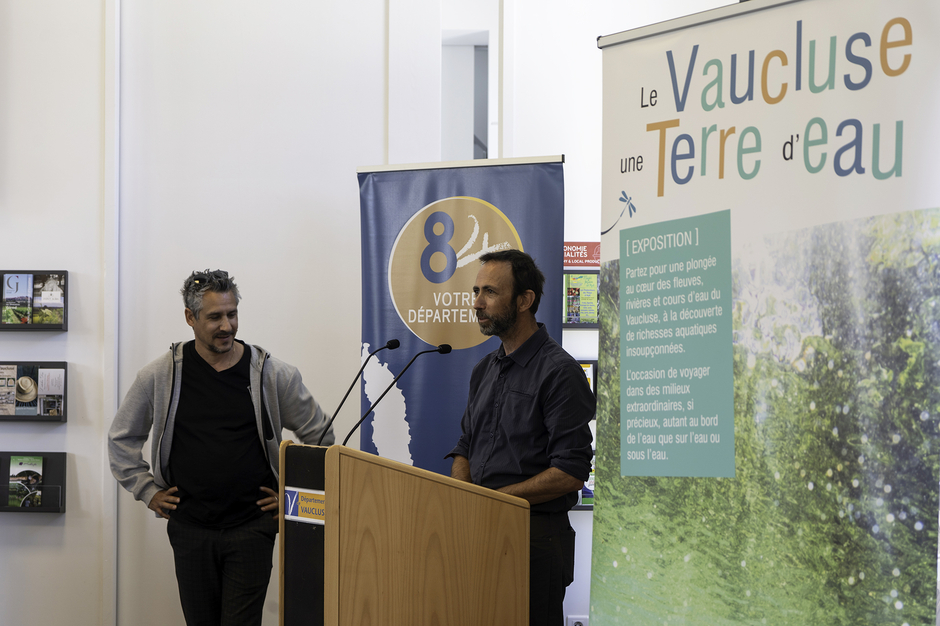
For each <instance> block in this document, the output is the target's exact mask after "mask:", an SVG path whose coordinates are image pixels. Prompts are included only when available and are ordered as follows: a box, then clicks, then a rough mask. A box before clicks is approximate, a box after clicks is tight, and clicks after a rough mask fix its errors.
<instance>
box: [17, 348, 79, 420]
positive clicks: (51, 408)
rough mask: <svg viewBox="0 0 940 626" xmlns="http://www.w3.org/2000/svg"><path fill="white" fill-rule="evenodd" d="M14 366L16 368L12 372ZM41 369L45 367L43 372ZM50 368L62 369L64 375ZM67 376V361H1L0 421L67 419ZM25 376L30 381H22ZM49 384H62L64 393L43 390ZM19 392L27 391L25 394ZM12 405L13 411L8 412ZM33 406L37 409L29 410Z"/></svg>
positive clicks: (57, 385)
mask: <svg viewBox="0 0 940 626" xmlns="http://www.w3.org/2000/svg"><path fill="white" fill-rule="evenodd" d="M11 367H15V368H16V369H15V370H14V371H15V374H13V375H12V376H11V375H10V371H9V370H10V368H11ZM41 370H45V371H44V372H42V373H41ZM51 370H62V373H61V378H60V377H59V375H58V374H57V373H56V372H54V371H51ZM68 376H69V368H68V363H67V362H65V361H0V422H56V423H64V422H66V421H67V420H68V382H69V381H68ZM24 377H26V378H29V379H30V381H31V382H30V381H22V382H21V379H22V378H24ZM48 384H54V385H55V386H56V387H59V386H61V389H62V393H61V395H60V394H48V393H41V392H42V391H45V389H43V387H44V385H48ZM18 394H25V397H24V395H19V396H18ZM11 396H12V398H11ZM10 405H12V412H8V411H10V408H9V406H10ZM31 408H34V409H35V413H32V412H30V411H29V409H31Z"/></svg>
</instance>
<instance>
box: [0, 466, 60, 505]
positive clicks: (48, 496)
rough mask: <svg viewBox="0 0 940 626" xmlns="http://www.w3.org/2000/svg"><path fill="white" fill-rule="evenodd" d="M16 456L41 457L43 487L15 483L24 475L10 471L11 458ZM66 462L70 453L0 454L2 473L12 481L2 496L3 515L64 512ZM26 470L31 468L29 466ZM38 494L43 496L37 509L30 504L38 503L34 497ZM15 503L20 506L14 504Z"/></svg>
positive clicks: (40, 485) (0, 498)
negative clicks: (17, 475) (14, 477)
mask: <svg viewBox="0 0 940 626" xmlns="http://www.w3.org/2000/svg"><path fill="white" fill-rule="evenodd" d="M14 457H41V458H42V467H41V469H42V481H41V484H39V485H29V486H27V485H26V484H25V483H19V482H18V481H15V480H13V475H14V474H18V473H22V472H16V471H11V467H10V459H11V458H14ZM66 463H67V453H65V452H6V451H0V471H2V472H5V473H6V476H7V477H8V478H9V480H10V482H9V485H10V486H9V487H8V488H7V490H6V492H5V493H4V495H3V497H0V513H65V495H66V494H65V474H66V471H65V468H66ZM26 467H29V465H28V464H27V465H26ZM13 469H14V470H15V468H13ZM28 471H32V470H28ZM17 484H20V486H17ZM36 492H38V493H39V494H40V495H39V498H40V503H39V505H38V506H36V505H31V504H30V503H32V502H35V496H33V494H34V493H36ZM14 501H18V502H19V503H20V504H18V505H14V504H13V502H14Z"/></svg>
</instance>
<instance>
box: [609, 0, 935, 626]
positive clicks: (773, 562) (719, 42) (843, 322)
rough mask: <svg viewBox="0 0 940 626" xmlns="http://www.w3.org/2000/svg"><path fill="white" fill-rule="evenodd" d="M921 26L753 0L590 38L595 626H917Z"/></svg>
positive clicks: (929, 279)
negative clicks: (594, 196)
mask: <svg viewBox="0 0 940 626" xmlns="http://www.w3.org/2000/svg"><path fill="white" fill-rule="evenodd" d="M612 26H614V27H615V26H616V25H615V24H613V25H612ZM938 29H940V3H936V2H923V1H918V0H896V1H893V2H876V1H865V2H862V1H858V0H804V1H779V0H777V1H771V0H768V1H761V0H753V1H751V2H747V3H743V4H739V5H734V6H729V7H725V8H722V9H717V10H714V11H709V12H706V13H702V14H698V15H694V16H691V17H688V18H683V19H681V20H676V21H673V22H667V23H663V24H659V25H655V26H651V27H648V28H644V29H640V30H636V31H630V32H626V33H620V34H617V35H611V36H608V37H602V38H601V39H600V40H599V42H598V43H599V47H600V48H602V50H603V65H604V70H603V76H604V105H603V116H604V138H603V173H602V180H603V182H602V186H603V188H602V203H603V206H602V231H603V234H602V245H601V248H602V253H601V254H602V258H601V261H602V264H601V274H600V286H599V289H600V292H601V293H600V305H599V306H600V316H601V320H600V350H599V386H598V400H599V402H598V444H597V447H598V450H597V479H596V501H595V509H594V511H595V513H594V515H595V517H594V541H593V567H592V583H591V607H592V608H591V611H592V614H591V623H592V624H594V625H595V626H597V625H604V624H660V625H662V624H669V625H670V626H672V625H678V624H687V625H692V624H701V625H702V626H705V625H708V626H713V625H715V624H794V625H796V624H799V625H805V624H827V625H828V624H846V625H848V624H853V625H857V624H897V625H902V624H910V625H913V624H933V623H935V621H936V613H937V611H936V605H937V525H938V524H937V518H938V478H940V477H938V451H940V438H938V425H940V394H938V389H940V318H938V312H940V276H938V272H940V211H938V207H940V183H938V182H937V180H938V174H937V172H938V171H940V158H938V151H937V145H938V142H940V113H938V112H940V52H938V45H940V38H938V37H937V36H936V33H937V32H938Z"/></svg>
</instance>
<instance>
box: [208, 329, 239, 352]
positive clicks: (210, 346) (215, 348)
mask: <svg viewBox="0 0 940 626" xmlns="http://www.w3.org/2000/svg"><path fill="white" fill-rule="evenodd" d="M229 337H231V338H233V339H234V338H235V334H234V333H229V334H220V335H215V336H214V337H213V340H215V339H228V338H229ZM206 347H207V348H208V349H209V352H214V353H215V354H225V353H226V352H230V351H231V350H232V348H234V347H235V342H234V341H232V344H231V345H230V346H228V347H227V348H220V347H218V346H217V345H215V343H209V344H208V345H207V346H206Z"/></svg>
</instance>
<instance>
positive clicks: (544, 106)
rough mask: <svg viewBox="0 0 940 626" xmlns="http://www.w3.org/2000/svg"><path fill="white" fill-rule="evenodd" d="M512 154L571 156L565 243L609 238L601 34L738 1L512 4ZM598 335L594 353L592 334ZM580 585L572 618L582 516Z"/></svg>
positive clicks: (584, 574) (508, 114) (586, 589)
mask: <svg viewBox="0 0 940 626" xmlns="http://www.w3.org/2000/svg"><path fill="white" fill-rule="evenodd" d="M503 1H504V7H505V11H507V12H509V15H507V16H504V22H505V23H508V24H512V25H513V31H512V32H511V33H505V34H504V38H505V40H506V43H505V44H504V55H505V58H506V59H508V61H506V63H507V64H509V65H511V72H507V78H506V81H507V82H505V83H504V84H503V91H504V95H503V101H504V107H503V114H504V117H503V120H502V123H503V129H502V131H503V135H504V137H505V140H504V142H503V149H504V154H503V156H506V157H522V156H534V155H545V154H564V155H565V241H599V239H600V206H601V193H600V192H601V142H602V119H601V95H602V94H601V88H602V80H601V78H602V77H601V69H602V68H601V51H600V50H599V49H598V48H597V38H598V37H599V36H602V35H610V34H613V33H616V32H620V31H624V30H630V29H633V28H639V27H640V26H646V25H648V24H653V23H656V22H661V21H664V20H668V19H673V18H676V17H681V16H683V15H689V14H691V13H697V12H699V11H704V10H707V9H710V8H714V7H717V6H722V5H725V4H733V2H729V1H728V0H670V1H668V2H622V1H619V2H618V1H616V0H604V1H597V2H566V1H564V0H503ZM586 333H590V334H592V335H594V337H593V354H589V351H590V346H588V345H587V344H588V343H590V342H586V341H585V339H584V335H585V334H586ZM564 335H565V336H564V345H565V348H566V349H568V350H569V351H571V352H572V353H574V354H575V355H576V356H577V357H579V358H593V359H596V358H597V339H596V331H582V330H577V331H565V333H564ZM570 518H571V524H572V526H573V527H574V529H575V532H576V533H577V536H578V542H577V545H576V547H575V581H574V583H572V585H571V586H570V587H569V588H568V591H567V593H566V595H565V614H566V615H581V616H586V615H589V614H590V578H591V545H592V532H591V531H592V522H593V519H592V515H591V513H589V512H583V511H575V512H572V514H571V515H570Z"/></svg>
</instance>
